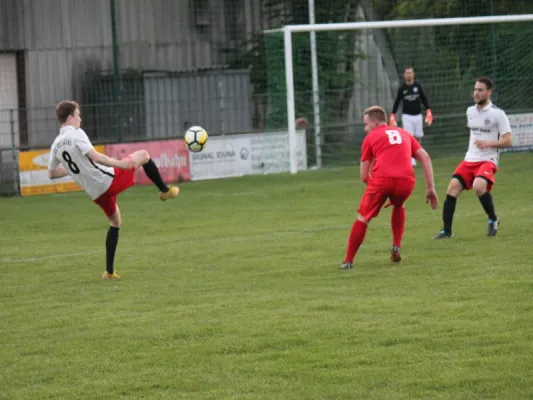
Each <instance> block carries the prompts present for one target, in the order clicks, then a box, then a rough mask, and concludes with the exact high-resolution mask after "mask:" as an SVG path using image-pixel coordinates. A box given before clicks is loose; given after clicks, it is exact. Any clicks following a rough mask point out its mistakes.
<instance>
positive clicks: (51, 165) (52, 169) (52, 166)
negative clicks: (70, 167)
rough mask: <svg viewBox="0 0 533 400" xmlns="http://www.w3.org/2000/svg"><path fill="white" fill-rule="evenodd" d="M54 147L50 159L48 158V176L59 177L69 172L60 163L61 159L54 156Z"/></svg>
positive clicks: (51, 177)
mask: <svg viewBox="0 0 533 400" xmlns="http://www.w3.org/2000/svg"><path fill="white" fill-rule="evenodd" d="M53 150H54V149H53V148H52V149H50V159H49V160H48V178H50V179H59V178H63V177H65V176H67V175H68V172H67V170H66V169H65V168H63V166H62V165H61V164H60V163H59V160H58V159H57V158H56V157H55V156H54V151H53Z"/></svg>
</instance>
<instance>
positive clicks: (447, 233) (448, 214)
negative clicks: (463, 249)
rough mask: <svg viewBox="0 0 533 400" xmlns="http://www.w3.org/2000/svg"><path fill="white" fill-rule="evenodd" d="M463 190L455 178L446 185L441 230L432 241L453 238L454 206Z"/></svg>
mask: <svg viewBox="0 0 533 400" xmlns="http://www.w3.org/2000/svg"><path fill="white" fill-rule="evenodd" d="M462 190H463V185H462V184H461V182H460V181H459V180H458V179H457V178H452V180H451V181H450V184H449V185H448V191H447V192H446V200H445V201H444V206H443V207H442V222H443V228H442V230H441V231H440V232H439V234H438V235H436V236H434V237H433V239H449V238H452V237H453V233H452V223H453V214H454V213H455V206H456V204H457V197H459V194H460V193H461V191H462Z"/></svg>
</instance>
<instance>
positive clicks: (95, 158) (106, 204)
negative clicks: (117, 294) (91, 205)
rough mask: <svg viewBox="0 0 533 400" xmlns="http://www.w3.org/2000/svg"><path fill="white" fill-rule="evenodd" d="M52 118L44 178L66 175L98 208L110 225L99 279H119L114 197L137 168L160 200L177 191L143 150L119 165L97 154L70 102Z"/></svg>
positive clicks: (77, 109)
mask: <svg viewBox="0 0 533 400" xmlns="http://www.w3.org/2000/svg"><path fill="white" fill-rule="evenodd" d="M56 116H57V119H58V120H59V122H60V124H61V129H60V131H59V135H58V136H57V137H56V139H55V140H54V143H53V144H52V147H51V149H50V161H49V163H48V176H49V177H50V179H59V178H63V177H65V176H67V175H70V176H71V177H72V179H74V181H75V182H76V183H77V184H78V185H80V186H81V187H82V188H83V189H84V190H85V192H87V194H88V195H89V196H90V197H91V199H92V200H93V201H94V202H95V203H96V204H98V205H99V206H100V207H101V208H102V210H103V211H104V213H105V215H106V216H107V218H108V219H109V222H110V227H109V230H108V232H107V237H106V242H105V247H106V270H105V272H104V273H103V274H102V279H119V278H120V277H119V276H118V275H117V273H116V272H115V270H114V262H115V251H116V249H117V244H118V232H119V229H120V223H121V216H120V209H119V208H118V205H117V195H118V194H119V193H121V192H123V191H124V190H126V189H127V188H129V187H130V186H132V185H133V177H134V174H135V170H136V169H137V168H139V167H141V166H142V167H143V169H144V172H145V173H146V175H147V176H148V178H150V180H151V181H152V182H153V183H154V184H155V185H156V186H157V187H158V189H159V191H160V193H159V198H160V199H161V200H168V199H172V198H174V197H176V196H177V195H178V193H179V188H178V187H175V186H170V187H169V186H167V185H166V184H165V183H164V182H163V179H162V178H161V174H160V173H159V169H158V168H157V166H156V165H155V163H154V162H153V160H152V159H151V158H150V155H149V154H148V152H147V151H146V150H139V151H136V152H134V153H132V154H130V155H129V156H128V157H126V158H125V159H123V160H120V161H119V160H115V159H113V158H111V157H108V156H106V155H105V154H101V153H99V152H97V151H96V150H95V149H94V147H93V145H92V144H91V141H90V140H89V138H88V137H87V134H86V133H85V132H84V131H83V129H81V128H80V125H81V116H80V106H79V105H78V103H76V102H74V101H70V100H65V101H62V102H60V103H59V104H58V105H57V107H56Z"/></svg>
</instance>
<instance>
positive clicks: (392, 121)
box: [389, 114, 398, 126]
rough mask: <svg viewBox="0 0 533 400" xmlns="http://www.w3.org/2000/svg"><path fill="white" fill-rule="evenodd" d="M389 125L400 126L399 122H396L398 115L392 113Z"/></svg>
mask: <svg viewBox="0 0 533 400" xmlns="http://www.w3.org/2000/svg"><path fill="white" fill-rule="evenodd" d="M389 126H398V123H397V122H396V115H395V114H391V115H390V119H389Z"/></svg>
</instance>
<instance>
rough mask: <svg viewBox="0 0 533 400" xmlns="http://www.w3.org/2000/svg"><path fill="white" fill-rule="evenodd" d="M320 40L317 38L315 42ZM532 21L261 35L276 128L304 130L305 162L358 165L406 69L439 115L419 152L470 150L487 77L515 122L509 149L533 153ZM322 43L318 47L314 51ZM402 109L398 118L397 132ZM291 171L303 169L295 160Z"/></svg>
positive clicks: (394, 24) (271, 122)
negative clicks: (367, 128)
mask: <svg viewBox="0 0 533 400" xmlns="http://www.w3.org/2000/svg"><path fill="white" fill-rule="evenodd" d="M313 35H314V37H313ZM531 38H533V15H512V16H504V17H475V18H449V19H433V20H411V21H381V22H359V23H357V22H356V23H341V24H314V25H291V26H286V27H284V28H282V29H279V30H271V31H268V32H266V33H265V34H264V45H265V50H266V54H267V62H268V68H267V70H268V111H267V119H266V120H267V126H268V128H270V129H285V130H288V131H289V137H290V138H291V139H290V140H289V142H290V149H291V159H295V158H296V154H297V152H298V146H297V144H298V140H297V138H296V130H297V129H298V130H299V129H301V128H306V129H307V134H306V138H307V139H306V140H307V158H308V162H307V164H308V165H309V166H313V165H316V166H318V167H321V166H332V165H341V164H353V163H358V155H359V149H360V145H361V142H362V140H363V138H364V130H363V125H362V118H363V111H364V109H365V108H367V107H369V106H371V105H381V106H383V107H385V109H386V110H387V113H390V112H391V110H392V105H393V102H394V98H395V97H396V94H397V92H398V89H399V87H400V85H401V84H402V83H403V72H404V69H405V67H407V66H412V67H413V69H414V71H415V79H416V80H417V81H419V82H420V83H421V84H422V86H423V87H424V90H425V92H426V95H427V98H428V100H429V104H430V107H431V110H432V112H433V116H434V123H433V125H432V126H431V127H424V135H425V136H424V139H423V144H424V146H425V147H426V148H427V149H428V150H429V152H430V154H431V155H432V156H433V157H441V156H450V155H456V154H457V153H463V152H465V151H466V147H467V144H468V135H467V133H468V131H467V129H466V116H465V112H466V108H467V107H468V106H470V105H471V104H472V103H473V100H472V93H473V87H474V84H475V79H476V78H477V77H479V76H483V75H487V76H490V77H491V78H492V79H493V81H494V84H495V87H494V93H493V97H492V100H493V102H494V104H496V105H497V106H498V107H500V108H503V109H504V110H505V111H506V113H507V114H508V116H509V119H510V122H511V126H512V129H513V133H514V146H513V150H521V149H531V148H533V96H532V94H533V79H530V71H531V66H532V65H533V51H531V49H530V45H531V40H532V39H531ZM315 43H316V44H315ZM401 109H402V108H401V106H400V109H399V110H398V112H397V114H396V115H397V119H398V120H399V124H400V126H401V121H402V115H401V114H402V113H401ZM291 167H292V168H291V172H293V173H294V172H296V171H297V166H296V162H292V163H291Z"/></svg>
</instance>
